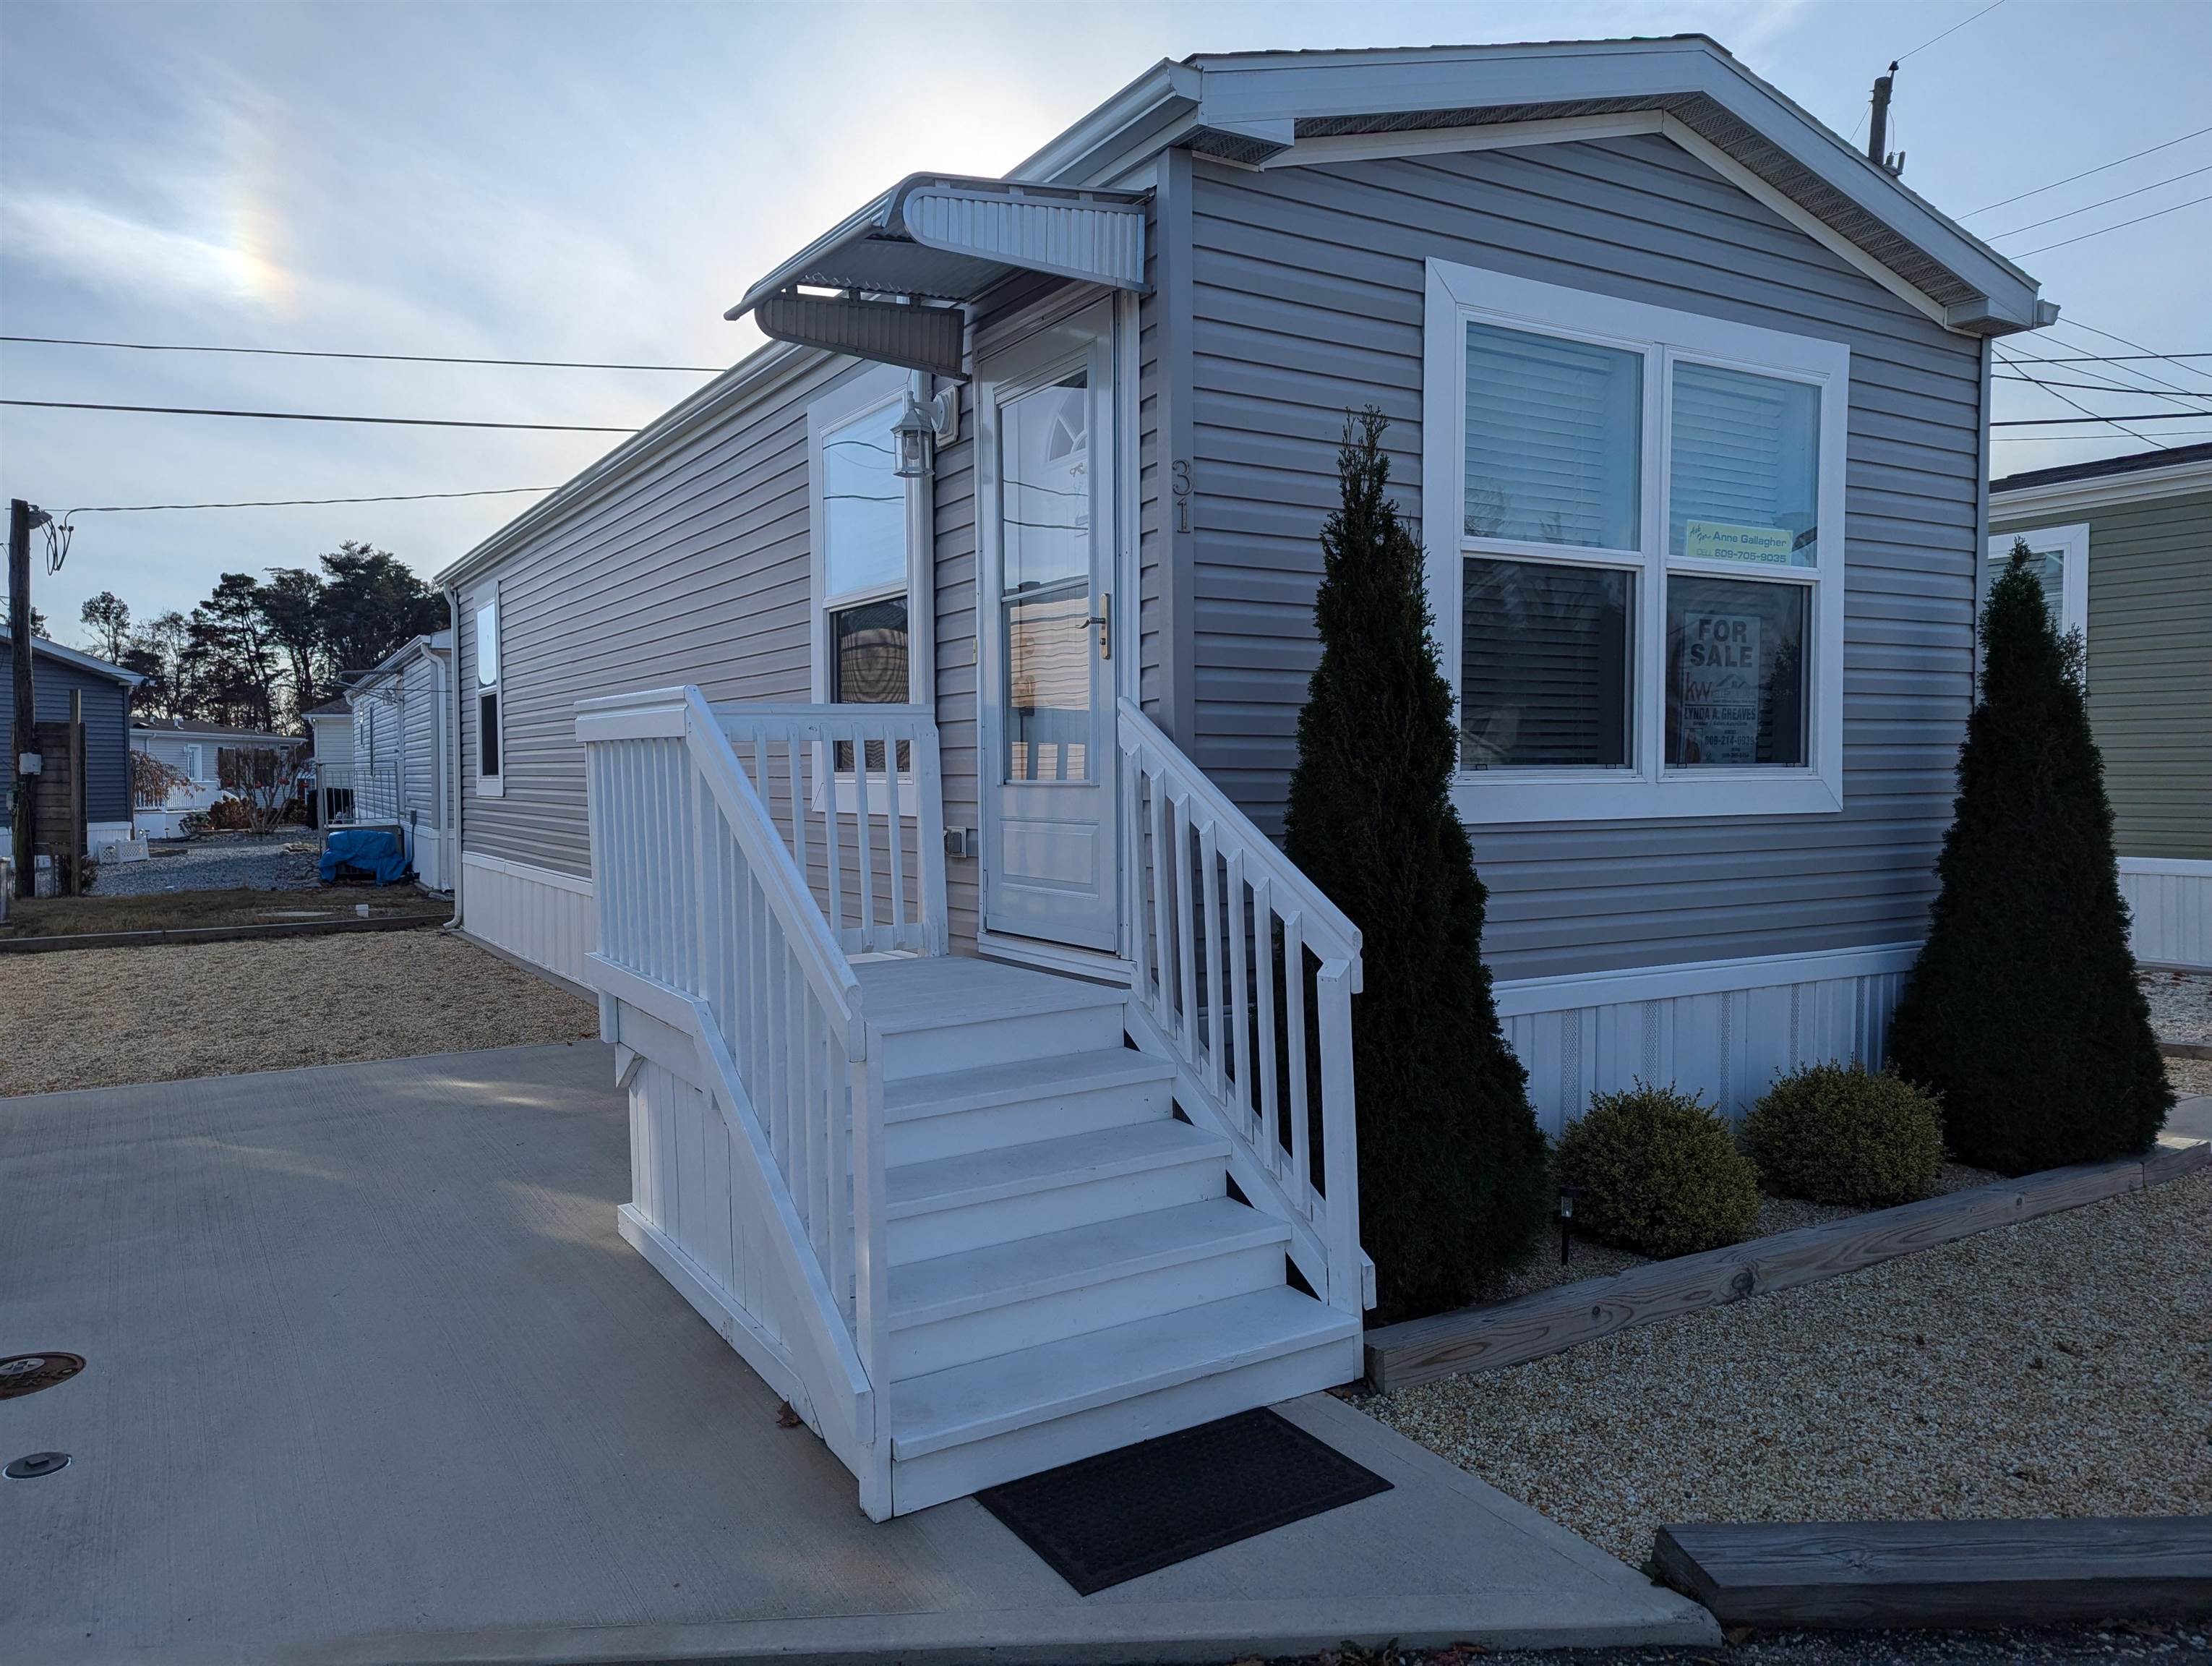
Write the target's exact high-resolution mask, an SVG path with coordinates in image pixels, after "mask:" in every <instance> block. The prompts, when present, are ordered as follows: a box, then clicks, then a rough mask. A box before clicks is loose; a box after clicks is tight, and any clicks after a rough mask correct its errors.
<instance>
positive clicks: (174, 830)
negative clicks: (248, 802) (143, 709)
mask: <svg viewBox="0 0 2212 1666" xmlns="http://www.w3.org/2000/svg"><path fill="white" fill-rule="evenodd" d="M306 750H307V748H306V745H305V744H304V743H303V742H302V741H301V739H300V737H299V736H297V735H290V734H275V733H270V732H269V731H267V730H265V729H240V728H233V727H229V726H228V725H225V724H222V723H204V722H201V721H198V720H197V719H194V718H182V717H176V718H164V719H161V720H158V721H156V720H147V721H140V722H138V723H135V724H133V725H132V726H131V751H134V752H139V753H143V755H144V756H146V757H150V758H154V759H155V760H157V761H158V762H160V763H166V764H167V765H168V766H169V768H170V769H174V770H176V771H177V772H178V773H179V775H181V776H182V779H181V780H179V781H178V782H177V783H176V784H175V785H173V786H172V787H169V788H168V789H167V791H165V792H162V793H148V794H145V795H143V798H142V801H141V802H140V803H139V804H138V805H137V809H136V812H135V813H136V815H137V824H138V831H139V832H140V833H141V834H143V836H146V837H148V838H152V839H173V838H176V837H178V836H180V835H181V834H182V833H183V832H184V830H185V818H188V817H195V816H203V815H205V814H206V813H207V812H208V811H209V810H210V809H212V808H213V807H214V806H215V805H216V802H217V801H218V800H222V799H227V798H235V797H237V796H238V793H237V792H236V790H235V789H236V787H237V785H238V783H239V781H240V780H241V779H243V778H246V777H241V776H240V775H239V774H238V773H237V771H238V770H239V769H240V763H239V762H238V760H239V759H240V757H241V756H242V755H251V756H252V758H253V760H254V762H253V763H252V765H250V766H247V767H248V768H249V769H251V770H252V776H251V778H252V779H255V780H263V779H267V778H268V777H269V776H270V772H271V771H275V772H276V775H277V777H278V778H280V779H281V777H282V776H283V775H285V774H288V773H289V772H291V771H292V770H294V769H298V768H299V767H300V763H301V760H300V758H299V757H298V756H297V755H298V754H300V753H301V752H304V751H306ZM226 754H228V755H229V757H230V758H231V760H232V762H231V765H230V767H231V769H232V771H233V774H232V775H231V776H230V777H229V778H228V780H226V778H225V776H224V773H223V770H224V758H225V756H226Z"/></svg>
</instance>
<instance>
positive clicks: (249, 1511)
mask: <svg viewBox="0 0 2212 1666" xmlns="http://www.w3.org/2000/svg"><path fill="white" fill-rule="evenodd" d="M612 1078H613V1067H612V1063H611V1058H610V1055H609V1053H608V1051H607V1049H605V1048H603V1047H601V1046H600V1045H599V1043H570V1044H567V1045H555V1046H548V1047H531V1048H513V1049H501V1050H498V1051H492V1052H482V1053H467V1054H457V1055H447V1056H443V1057H438V1058H428V1059H412V1060H403V1061H393V1062H389V1063H382V1064H370V1065H349V1066H341V1067H331V1068H326V1069H317V1070H301V1071H289V1072H276V1073H266V1074H260V1075H244V1076H225V1077H212V1078H205V1079H198V1080H193V1081H185V1082H174V1083H166V1084H160V1085H150V1086H143V1087H131V1088H118V1089H103V1090H96V1091H85V1092H80V1093H64V1094H49V1095H44V1096H40V1097H23V1098H15V1099H6V1100H0V1200H4V1207H0V1354H7V1353H25V1352H31V1351H35V1350H38V1349H41V1348H44V1349H68V1350H71V1351H74V1352H76V1353H82V1354H83V1355H85V1356H86V1358H87V1359H88V1361H89V1364H88V1366H87V1368H86V1370H85V1371H84V1372H83V1373H82V1375H81V1376H80V1377H76V1379H74V1380H73V1381H70V1382H68V1383H63V1384H61V1385H59V1386H58V1387H55V1388H52V1389H46V1390H45V1391H43V1392H41V1393H38V1394H34V1395H28V1396H26V1397H24V1398H22V1399H19V1400H15V1401H9V1402H0V1449H4V1450H0V1459H4V1458H13V1457H15V1456H21V1455H22V1454H25V1453H28V1452H33V1451H38V1450H49V1449H51V1450H62V1451H66V1452H69V1453H70V1454H71V1455H72V1462H70V1466H69V1467H68V1468H66V1469H64V1470H62V1471H60V1472H59V1473H58V1474H52V1475H49V1476H46V1477H43V1478H40V1479H36V1480H27V1481H0V1569H4V1570H5V1573H4V1577H0V1658H8V1659H15V1660H26V1661H28V1660H39V1661H42V1662H50V1663H70V1662H77V1661H93V1660H99V1661H114V1660H118V1659H131V1658H147V1659H159V1660H162V1661H172V1660H174V1661H186V1662H199V1661H205V1662H210V1663H213V1662H224V1663H232V1662H251V1661H260V1660H271V1661H274V1660H283V1661H289V1662H301V1661H305V1662H368V1661H422V1662H432V1661H435V1662H445V1663H452V1662H460V1661H501V1662H518V1661H547V1662H550V1661H602V1662H605V1661H634V1660H647V1659H652V1660H677V1659H687V1660H688V1659H717V1658H727V1659H743V1658H749V1657H759V1656H763V1655H775V1656H776V1657H780V1658H782V1659H785V1660H805V1659H810V1658H821V1659H829V1658H836V1659H854V1658H866V1657H881V1658H885V1659H888V1658H892V1657H896V1658H898V1659H901V1660H922V1659H943V1660H945V1661H948V1662H949V1661H954V1660H963V1661H972V1660H975V1659H977V1658H980V1657H984V1656H986V1655H993V1654H1000V1655H1005V1656H1006V1657H1016V1658H1020V1659H1023V1660H1077V1661H1113V1660H1133V1659H1189V1660H1207V1659H1214V1660H1218V1659H1224V1658H1227V1657H1231V1656H1235V1655H1238V1654H1243V1653H1260V1654H1280V1653H1292V1652H1303V1651H1313V1650H1316V1649H1319V1648H1323V1647H1329V1646H1333V1645H1334V1644H1336V1643H1337V1642H1338V1641H1339V1640H1340V1639H1345V1638H1355V1639H1365V1640H1367V1641H1370V1642H1379V1641H1381V1640H1383V1639H1388V1638H1392V1637H1395V1638H1399V1639H1403V1640H1404V1641H1405V1642H1407V1644H1409V1645H1410V1644H1413V1643H1415V1642H1419V1641H1431V1642H1436V1643H1447V1642H1450V1641H1452V1640H1455V1639H1473V1640H1475V1641H1480V1642H1487V1643H1490V1644H1492V1645H1504V1644H1553V1643H1555V1644H1595V1643H1626V1642H1698V1641H1711V1640H1714V1639H1715V1633H1714V1630H1713V1626H1712V1622H1711V1619H1710V1618H1709V1617H1708V1616H1707V1615H1706V1614H1705V1612H1704V1610H1702V1609H1700V1608H1696V1607H1694V1606H1693V1605H1692V1604H1691V1603H1689V1602H1686V1601H1685V1600H1683V1599H1681V1598H1679V1597H1676V1596H1673V1595H1671V1594H1670V1593H1668V1592H1664V1591H1661V1590H1656V1589H1655V1588H1654V1587H1652V1586H1650V1584H1647V1583H1646V1581H1645V1580H1644V1578H1642V1577H1641V1576H1639V1575H1638V1574H1636V1573H1634V1572H1632V1571H1630V1570H1629V1569H1627V1568H1626V1567H1624V1566H1621V1565H1620V1564H1619V1563H1618V1562H1615V1561H1613V1560H1611V1559H1609V1558H1607V1557H1606V1556H1605V1555H1603V1554H1601V1553H1599V1552H1598V1551H1597V1550H1595V1548H1593V1547H1590V1546H1589V1545H1588V1544H1586V1543H1584V1542H1583V1541H1581V1540H1579V1539H1577V1538H1575V1537H1574V1536H1573V1535H1570V1534H1568V1533H1567V1532H1565V1530H1564V1529H1560V1528H1559V1527H1556V1526H1554V1525H1553V1524H1552V1523H1549V1522H1547V1521H1545V1520H1544V1519H1543V1518H1542V1517H1539V1516H1537V1515H1536V1514H1534V1512H1533V1511H1528V1510H1527V1509H1524V1508H1522V1506H1521V1505H1517V1504H1515V1503H1513V1502H1512V1501H1510V1500H1509V1499H1505V1498H1504V1497H1503V1496H1502V1495H1501V1494H1499V1493H1496V1492H1494V1491H1492V1489H1490V1488H1488V1487H1484V1486H1483V1485H1481V1484H1480V1482H1478V1481H1474V1479H1473V1478H1471V1477H1469V1476H1468V1475H1466V1474H1462V1472H1461V1471H1459V1470H1457V1469H1455V1468H1452V1467H1451V1466H1449V1465H1448V1464H1445V1463H1444V1462H1442V1461H1441V1460H1439V1459H1437V1458H1436V1457H1434V1456H1431V1455H1430V1454H1429V1453H1427V1452H1425V1451H1424V1450H1421V1449H1419V1448H1418V1447H1416V1446H1414V1445H1413V1444H1410V1443H1409V1442H1407V1441H1405V1440H1402V1439H1401V1438H1398V1437H1397V1436H1395V1435H1393V1434H1391V1433H1389V1432H1388V1431H1385V1430H1383V1428H1381V1427H1380V1426H1378V1425H1376V1424H1375V1423H1373V1422H1371V1421H1370V1420H1368V1419H1366V1418H1364V1417H1363V1416H1361V1415H1360V1414H1358V1413H1357V1412H1354V1411H1352V1409H1351V1408H1348V1407H1346V1406H1344V1405H1343V1404H1341V1403H1340V1402H1336V1401H1334V1400H1332V1399H1329V1398H1328V1397H1327V1396H1325V1395H1323V1396H1316V1397H1315V1398H1314V1399H1312V1400H1310V1401H1303V1402H1295V1403H1294V1404H1293V1405H1291V1406H1290V1407H1287V1408H1285V1411H1286V1414H1288V1415H1291V1417H1293V1418H1295V1419H1296V1420H1298V1421H1299V1422H1301V1423H1303V1424H1304V1425H1305V1426H1307V1427H1309V1428H1310V1429H1312V1430H1314V1431H1315V1432H1317V1433H1319V1434H1321V1435H1322V1437H1323V1438H1326V1439H1328V1440H1330V1441H1331V1442H1333V1443H1334V1444H1337V1445H1339V1446H1340V1448H1342V1449H1343V1450H1346V1451H1348V1452H1350V1453H1351V1454H1352V1455H1353V1456H1356V1457H1357V1458H1358V1459H1359V1460H1360V1461H1361V1462H1364V1463H1366V1464H1368V1465H1369V1466H1370V1468H1375V1469H1376V1470H1378V1471H1380V1472H1381V1473H1382V1474H1384V1475H1385V1476H1387V1477H1388V1478H1389V1480H1390V1481H1393V1482H1394V1483H1395V1490H1394V1491H1392V1492H1390V1493H1385V1494H1383V1495H1380V1496H1378V1497H1376V1498H1374V1499H1367V1500H1365V1501H1364V1502H1362V1503H1359V1504H1357V1505H1351V1506H1348V1507H1346V1508H1345V1509H1341V1510H1339V1511H1333V1512H1331V1513H1329V1514H1328V1515H1326V1516H1322V1517H1315V1518H1313V1519H1311V1520H1309V1521H1306V1522H1304V1523H1298V1524H1297V1525H1295V1526H1293V1527H1290V1528H1285V1529H1280V1530H1279V1531H1277V1532H1274V1533H1271V1534H1267V1535H1263V1536H1262V1537H1261V1538H1258V1539H1255V1540H1250V1541H1246V1542H1245V1543H1243V1544H1241V1545H1235V1546H1231V1547H1228V1548H1226V1549H1224V1550H1219V1551H1216V1552H1214V1553H1212V1554H1209V1555H1206V1556H1203V1557H1200V1558H1198V1559H1196V1560H1193V1561H1189V1562H1186V1563H1184V1564H1182V1565H1181V1566H1176V1567H1173V1568H1168V1569H1164V1570H1162V1571H1161V1572H1158V1573H1154V1574H1150V1575H1147V1576H1146V1577H1145V1578H1141V1579H1137V1580H1133V1581H1132V1582H1130V1583H1129V1584H1124V1585H1121V1586H1118V1587H1115V1589H1113V1590H1109V1591H1105V1592H1102V1593H1100V1594H1099V1595H1098V1596H1093V1597H1090V1598H1087V1599H1086V1598H1079V1597H1077V1596H1074V1594H1073V1592H1072V1591H1070V1590H1068V1589H1067V1587H1066V1585H1064V1584H1062V1583H1061V1582H1060V1579H1059V1578H1057V1576H1055V1575H1054V1573H1052V1572H1051V1571H1050V1570H1049V1569H1048V1568H1047V1567H1046V1566H1044V1565H1043V1564H1042V1563H1041V1562H1039V1561H1038V1560H1036V1558H1035V1557H1034V1556H1033V1555H1032V1554H1030V1552H1029V1550H1028V1549H1027V1548H1025V1547H1024V1546H1023V1545H1022V1544H1021V1543H1020V1541H1018V1540H1017V1539H1015V1538H1014V1537H1013V1536H1012V1535H1011V1534H1009V1533H1008V1532H1006V1530H1005V1529H1002V1528H1001V1527H1000V1525H999V1524H998V1523H997V1522H996V1521H995V1520H994V1519H993V1518H992V1517H990V1516H988V1515H987V1514H986V1513H985V1512H984V1511H982V1510H981V1507H980V1506H978V1505H975V1503H974V1501H973V1500H970V1499H962V1500H959V1501H957V1502H956V1503H953V1504H950V1505H944V1506H942V1507H940V1508H939V1509H936V1510H932V1511H927V1512H924V1513H922V1514H920V1515H917V1516H912V1517H903V1518H902V1519H900V1520H898V1521H895V1522H891V1523H885V1524H883V1525H880V1526H879V1525H876V1524H873V1523H870V1522H869V1521H868V1520H867V1518H866V1517H864V1516H863V1515H862V1514H861V1513H860V1509H859V1507H858V1505H857V1504H856V1503H855V1501H854V1486H853V1482H852V1481H851V1478H850V1477H849V1476H848V1474H846V1472H845V1471H844V1470H843V1469H842V1468H841V1467H840V1466H839V1465H838V1463H837V1462H836V1460H835V1459H833V1458H831V1457H830V1456H829V1454H828V1452H827V1451H826V1450H824V1449H823V1447H822V1446H821V1445H820V1444H819V1443H818V1442H817V1441H816V1439H815V1438H813V1437H812V1436H811V1434H809V1433H807V1432H805V1431H804V1430H786V1429H781V1428H779V1427H777V1426H776V1420H775V1409H776V1408H775V1397H774V1396H773V1395H770V1394H769V1391H768V1390H767V1389H766V1388H765V1387H764V1386H763V1384H762V1383H761V1382H760V1381H759V1379H757V1377H754V1376H753V1375H752V1374H751V1372H750V1371H748V1370H747V1369H746V1368H745V1366H744V1364H743V1363H742V1362H741V1361H739V1360H738V1358H737V1356H736V1355H734V1354H733V1353H731V1352H730V1351H729V1349H728V1348H727V1347H725V1346H724V1344H723V1343H722V1342H721V1341H720V1338H719V1337H717V1336H716V1335H715V1334H714V1331H713V1330H711V1329H709V1328H708V1326H707V1325H706V1324H705V1322H702V1320H701V1319H700V1318H699V1317H698V1316H696V1314H694V1313H693V1312H692V1311H691V1310H690V1308H689V1307H687V1306H686V1305H685V1304H684V1302H683V1301H682V1299H681V1298H678V1296H677V1294H676V1293H675V1292H673V1291H672V1290H671V1289H670V1288H669V1287H668V1286H666V1285H665V1284H664V1283H663V1282H662V1281H661V1280H660V1279H659V1277H658V1276H657V1275H656V1274H654V1273H653V1272H652V1270H651V1269H650V1268H647V1266H646V1264H645V1263H644V1262H642V1261H641V1260H640V1259H639V1258H638V1257H637V1256H635V1254H633V1253H632V1252H631V1251H630V1249H629V1248H628V1247H627V1246H626V1245H625V1244H624V1243H623V1242H622V1240H621V1238H620V1237H618V1236H617V1233H616V1231H615V1206H616V1204H617V1201H620V1200H622V1199H623V1198H625V1197H627V1196H628V1195H629V1184H628V1173H627V1170H628V1155H629V1134H628V1127H627V1121H626V1112H625V1110H624V1107H623V1103H622V1101H621V1099H620V1098H619V1097H618V1096H617V1094H616V1093H615V1091H613V1087H612Z"/></svg>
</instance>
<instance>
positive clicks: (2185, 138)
mask: <svg viewBox="0 0 2212 1666" xmlns="http://www.w3.org/2000/svg"><path fill="white" fill-rule="evenodd" d="M2207 133H2212V127H2200V128H2198V129H2197V131H2195V132H2194V133H2184V134H2183V135H2182V136H2181V137H2179V138H2178V139H2168V140H2167V141H2166V143H2164V144H2154V145H2153V146H2151V148H2150V149H2148V150H2138V151H2136V152H2134V153H2132V154H2131V155H2125V156H2123V157H2121V158H2120V159H2119V161H2111V162H2100V163H2098V164H2097V166H2096V167H2085V168H2083V169H2082V170H2081V172H2080V173H2069V174H2068V175H2067V176H2066V177H2065V178H2064V179H2053V180H2052V181H2051V183H2050V184H2049V185H2038V186H2036V187H2035V189H2034V190H2033V191H2023V192H2021V193H2020V194H2019V195H2018V196H2015V197H2003V198H1998V200H1997V201H1996V202H1994V203H1985V204H1983V205H1982V206H1981V207H1980V208H1978V209H1968V210H1966V212H1965V213H1964V214H1962V215H1960V216H1959V218H1960V219H1961V220H1971V219H1972V218H1973V217H1974V216H1976V215H1978V214H1987V213H1988V212H1989V211H1990V210H1991V209H2001V208H2002V207H2004V206H2005V205H2006V204H2008V203H2017V202H2019V201H2020V200H2021V198H2026V197H2040V196H2041V195H2043V193H2044V192H2046V191H2056V190H2057V189H2058V187H2059V186H2061V185H2072V184H2073V183H2074V182H2075V180H2076V179H2087V178H2088V177H2089V176H2090V175H2091V174H2092V173H2104V172H2105V171H2106V169H2108V168H2114V167H2118V166H2119V165H2120V162H2131V161H2135V160H2136V157H2137V156H2148V155H2152V154H2153V153H2154V152H2155V151H2160V150H2171V149H2173V147H2174V146H2176V145H2177V144H2186V143H2188V142H2189V141H2190V140H2191V139H2197V138H2202V137H2204V135H2205V134H2207Z"/></svg>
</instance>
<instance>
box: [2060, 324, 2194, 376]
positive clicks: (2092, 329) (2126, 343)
mask: <svg viewBox="0 0 2212 1666" xmlns="http://www.w3.org/2000/svg"><path fill="white" fill-rule="evenodd" d="M2065 323H2066V325H2067V327H2068V328H2069V329H2073V330H2086V331H2088V332H2089V334H2091V335H2093V336H2102V337H2104V338H2105V339H2106V341H2116V342H2118V343H2119V344H2120V345H2121V346H2123V347H2132V348H2134V349H2135V350H2136V351H2137V352H2139V353H2148V352H2150V349H2148V347H2145V346H2144V345H2143V344H2142V343H2141V342H2139V341H2130V340H2129V339H2128V338H2127V337H2125V336H2116V335H2114V334H2113V333H2112V331H2109V330H2100V329H2099V328H2098V327H2097V326H2096V325H2093V324H2088V323H2085V322H2083V321H2082V320H2081V319H2066V320H2065ZM2060 345H2062V346H2065V345H2069V344H2068V343H2065V342H2063V341H2062V342H2061V343H2060ZM2176 356H2177V357H2179V358H2191V359H2201V358H2212V353H2184V354H2178V355H2176ZM2181 368H2183V369H2184V370H2185V371H2187V372H2188V374H2190V375H2192V376H2196V377H2199V378H2201V379H2203V380H2206V381H2212V372H2207V371H2203V370H2198V369H2196V368H2193V367H2191V366H2188V365H2184V366H2182V367H2181ZM2129 374H2131V375H2136V376H2141V377H2142V378H2144V379H2145V380H2148V381H2154V382H2156V383H2157V384H2158V385H2159V386H2160V387H2173V388H2179V386H2181V384H2180V383H2179V382H2170V381H2168V380H2166V378H2165V377H2163V376H2154V375H2152V374H2150V372H2149V371H2148V370H2136V371H2131V372H2130V373H2129Z"/></svg>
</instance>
